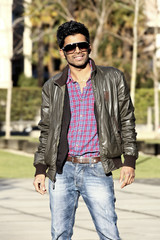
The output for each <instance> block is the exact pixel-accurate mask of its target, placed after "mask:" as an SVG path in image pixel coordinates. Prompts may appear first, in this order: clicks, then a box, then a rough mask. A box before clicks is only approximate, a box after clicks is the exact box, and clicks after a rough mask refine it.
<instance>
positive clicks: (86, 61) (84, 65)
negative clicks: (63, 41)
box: [65, 54, 89, 69]
mask: <svg viewBox="0 0 160 240" xmlns="http://www.w3.org/2000/svg"><path fill="white" fill-rule="evenodd" d="M65 58H66V60H67V62H68V64H69V65H71V66H72V67H75V68H80V69H84V68H85V67H86V66H87V64H88V63H89V55H86V57H85V58H86V59H85V62H84V63H82V64H81V65H78V64H75V63H74V61H73V62H72V61H70V60H68V56H67V55H66V54H65ZM73 58H74V56H73Z"/></svg>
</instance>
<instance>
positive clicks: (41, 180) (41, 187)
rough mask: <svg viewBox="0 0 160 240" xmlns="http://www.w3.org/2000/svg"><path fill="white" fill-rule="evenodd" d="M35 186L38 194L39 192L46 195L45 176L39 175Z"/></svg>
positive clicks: (34, 183) (35, 180)
mask: <svg viewBox="0 0 160 240" xmlns="http://www.w3.org/2000/svg"><path fill="white" fill-rule="evenodd" d="M33 185H34V187H35V189H36V191H37V192H39V193H40V194H42V195H44V194H45V193H46V192H47V190H46V187H45V175H44V174H38V175H37V176H36V177H35V179H34V182H33Z"/></svg>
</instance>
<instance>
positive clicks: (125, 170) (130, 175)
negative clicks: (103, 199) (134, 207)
mask: <svg viewBox="0 0 160 240" xmlns="http://www.w3.org/2000/svg"><path fill="white" fill-rule="evenodd" d="M134 178H135V170H134V168H132V167H126V166H124V167H122V169H121V173H120V180H119V181H120V183H122V185H121V188H124V187H125V186H127V185H129V184H131V183H133V182H134Z"/></svg>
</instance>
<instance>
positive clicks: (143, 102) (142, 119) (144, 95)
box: [135, 88, 160, 124]
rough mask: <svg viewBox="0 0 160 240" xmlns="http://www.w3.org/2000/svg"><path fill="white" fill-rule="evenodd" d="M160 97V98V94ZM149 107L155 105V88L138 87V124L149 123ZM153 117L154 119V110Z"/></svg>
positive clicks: (136, 111) (136, 105) (136, 108)
mask: <svg viewBox="0 0 160 240" xmlns="http://www.w3.org/2000/svg"><path fill="white" fill-rule="evenodd" d="M159 99H160V96H159ZM159 104H160V101H159ZM148 107H154V89H153V88H141V89H136V93H135V116H136V123H138V124H146V123H147V110H148ZM153 119H154V112H153ZM153 119H152V120H153Z"/></svg>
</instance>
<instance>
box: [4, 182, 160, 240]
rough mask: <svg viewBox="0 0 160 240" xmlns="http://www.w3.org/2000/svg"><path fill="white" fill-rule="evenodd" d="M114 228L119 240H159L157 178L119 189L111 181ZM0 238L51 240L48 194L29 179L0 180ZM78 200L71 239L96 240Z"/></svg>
mask: <svg viewBox="0 0 160 240" xmlns="http://www.w3.org/2000/svg"><path fill="white" fill-rule="evenodd" d="M115 192H116V198H117V202H116V208H117V214H118V218H119V220H118V226H119V231H120V235H121V238H122V239H123V240H151V239H154V240H159V239H160V179H157V180H156V179H155V180H145V181H144V180H139V181H136V182H135V183H134V184H132V185H131V186H128V187H126V189H124V190H121V189H120V186H119V183H118V181H115ZM0 239H1V240H44V239H45V240H51V237H50V212H49V202H48V194H47V195H45V196H41V195H39V194H38V193H36V192H35V191H34V189H33V186H32V179H11V180H9V179H0ZM98 239H99V238H98V236H97V233H96V231H95V229H94V226H93V224H92V220H91V218H90V215H89V213H88V210H87V209H86V206H85V205H84V202H83V200H82V199H80V201H79V208H78V210H77V215H76V222H75V228H74V236H73V238H72V240H98Z"/></svg>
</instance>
